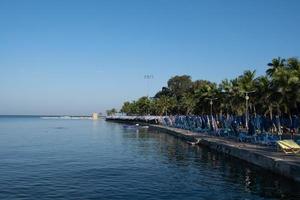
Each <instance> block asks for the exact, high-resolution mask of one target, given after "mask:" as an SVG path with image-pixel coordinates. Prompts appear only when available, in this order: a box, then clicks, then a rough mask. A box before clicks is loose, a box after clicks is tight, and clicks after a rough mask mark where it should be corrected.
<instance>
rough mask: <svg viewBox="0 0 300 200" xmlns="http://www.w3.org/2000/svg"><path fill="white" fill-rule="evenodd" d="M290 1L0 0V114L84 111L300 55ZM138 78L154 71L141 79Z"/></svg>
mask: <svg viewBox="0 0 300 200" xmlns="http://www.w3.org/2000/svg"><path fill="white" fill-rule="evenodd" d="M299 8H300V1H298V0H226V1H225V0H219V1H217V0H207V1H204V0H180V1H179V0H178V1H177V0H136V1H134V0H126V1H124V0H94V1H93V0H81V1H79V0H48V1H47V0H43V1H40V0H36V1H32V0H26V1H22V0H0V114H2V115H4V114H10V115H14V114H21V115H30V114H36V115H58V114H59V115H61V114H63V115H65V114H69V115H82V114H90V113H92V112H105V110H107V109H109V108H113V107H115V108H120V107H121V106H122V103H123V102H124V101H128V100H135V99H137V98H139V97H141V96H146V95H147V94H149V95H150V96H151V95H154V94H155V93H156V92H157V91H158V90H159V89H161V87H163V86H165V85H166V84H167V80H168V79H169V78H170V77H172V76H175V75H183V74H187V75H190V76H191V77H192V79H193V80H197V79H207V80H210V81H215V82H220V81H221V80H222V79H225V78H228V79H231V78H234V77H236V76H238V75H240V74H242V73H243V71H245V70H247V69H250V70H256V73H257V75H262V74H264V72H265V70H266V69H267V63H268V62H270V61H271V60H272V58H276V57H278V56H280V57H298V56H299V53H300V37H299V36H300V26H299V24H300V13H299ZM144 75H153V79H150V80H145V79H144Z"/></svg>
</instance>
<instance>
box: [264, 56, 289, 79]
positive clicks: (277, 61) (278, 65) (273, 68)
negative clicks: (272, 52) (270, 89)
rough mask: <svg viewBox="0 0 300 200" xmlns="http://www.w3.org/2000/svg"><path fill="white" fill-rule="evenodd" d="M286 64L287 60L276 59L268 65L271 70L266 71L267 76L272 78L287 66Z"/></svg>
mask: <svg viewBox="0 0 300 200" xmlns="http://www.w3.org/2000/svg"><path fill="white" fill-rule="evenodd" d="M285 63H286V60H285V59H281V58H280V57H278V58H274V59H273V60H272V62H271V63H268V66H269V67H270V68H269V69H267V71H266V73H267V75H268V76H270V77H272V76H273V74H274V73H276V72H277V71H278V70H279V69H281V68H283V67H284V66H285Z"/></svg>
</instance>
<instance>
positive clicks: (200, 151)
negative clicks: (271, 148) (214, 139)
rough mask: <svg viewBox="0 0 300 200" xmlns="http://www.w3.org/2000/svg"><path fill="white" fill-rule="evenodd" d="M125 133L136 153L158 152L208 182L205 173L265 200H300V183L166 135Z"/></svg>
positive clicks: (169, 161) (124, 135)
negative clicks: (270, 199) (135, 146)
mask: <svg viewBox="0 0 300 200" xmlns="http://www.w3.org/2000/svg"><path fill="white" fill-rule="evenodd" d="M123 132H124V134H123V137H124V138H126V139H129V140H135V141H136V142H135V143H134V145H137V146H138V148H136V149H138V150H139V152H138V153H139V154H140V155H143V156H151V155H152V154H153V152H155V153H156V154H157V155H159V156H157V157H158V158H159V159H161V158H165V159H167V162H168V163H172V164H173V165H174V166H177V167H183V166H184V167H188V168H191V169H192V170H191V171H193V173H194V174H195V176H198V177H201V178H204V177H205V176H206V174H205V173H207V174H208V173H210V174H211V175H210V176H214V177H212V178H215V179H216V181H225V182H227V183H228V182H229V183H231V184H232V185H233V186H234V187H236V188H237V189H238V190H242V191H244V192H246V193H251V194H256V195H258V196H260V197H263V198H276V199H300V191H299V188H300V184H299V183H296V182H293V181H291V180H289V179H286V178H284V177H281V176H278V175H276V174H273V173H272V172H270V171H267V170H264V169H261V168H259V167H256V166H254V165H251V164H249V163H246V162H244V161H241V160H239V159H235V158H232V157H229V156H226V155H223V154H220V153H217V152H214V151H211V150H210V149H208V148H205V147H201V146H191V145H189V144H187V143H185V142H183V141H182V140H180V139H178V138H176V137H173V136H170V135H168V134H164V133H159V132H155V131H148V130H138V131H136V130H124V131H123ZM212 174H214V175H212ZM208 177H209V176H208ZM220 177H221V178H220ZM206 178H207V177H206ZM222 179H223V180H222ZM200 182H201V181H200ZM203 182H205V181H203ZM200 185H201V183H200Z"/></svg>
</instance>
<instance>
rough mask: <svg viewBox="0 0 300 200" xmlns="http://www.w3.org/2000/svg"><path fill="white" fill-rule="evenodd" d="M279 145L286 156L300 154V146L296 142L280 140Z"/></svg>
mask: <svg viewBox="0 0 300 200" xmlns="http://www.w3.org/2000/svg"><path fill="white" fill-rule="evenodd" d="M277 144H278V146H279V147H280V149H281V150H282V151H283V152H284V153H286V154H288V153H294V154H297V153H299V152H300V146H299V145H298V144H297V143H296V142H294V140H279V141H277Z"/></svg>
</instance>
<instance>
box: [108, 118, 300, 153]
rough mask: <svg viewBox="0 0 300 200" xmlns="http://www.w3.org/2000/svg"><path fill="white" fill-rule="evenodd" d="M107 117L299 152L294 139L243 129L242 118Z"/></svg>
mask: <svg viewBox="0 0 300 200" xmlns="http://www.w3.org/2000/svg"><path fill="white" fill-rule="evenodd" d="M107 119H118V120H125V121H140V122H148V123H155V124H160V125H163V126H168V127H175V128H180V129H185V130H189V131H193V132H199V133H206V134H209V135H214V136H218V137H226V138H231V139H235V140H238V141H240V142H247V143H252V144H259V145H267V146H273V147H276V146H277V147H279V149H281V150H282V151H283V152H285V153H287V154H288V153H296V154H297V153H299V152H300V146H299V145H298V144H297V143H296V142H294V141H293V140H281V136H280V135H276V134H272V133H269V132H262V131H254V134H249V132H246V131H242V130H241V129H240V128H239V127H242V123H243V122H244V121H243V119H242V118H240V117H239V118H235V117H231V118H229V119H225V118H222V117H221V118H220V117H219V118H214V117H211V116H208V115H205V116H192V117H190V116H110V117H108V118H107Z"/></svg>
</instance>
